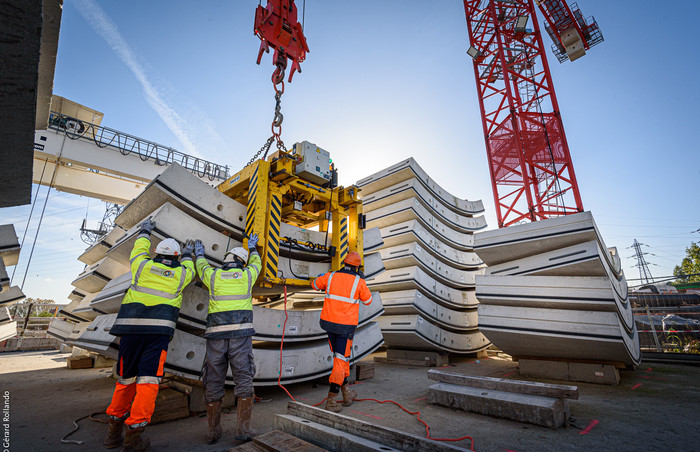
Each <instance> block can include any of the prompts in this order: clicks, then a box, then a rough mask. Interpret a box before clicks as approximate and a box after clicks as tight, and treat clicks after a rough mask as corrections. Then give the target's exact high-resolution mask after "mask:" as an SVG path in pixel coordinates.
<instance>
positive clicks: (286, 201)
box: [217, 151, 364, 287]
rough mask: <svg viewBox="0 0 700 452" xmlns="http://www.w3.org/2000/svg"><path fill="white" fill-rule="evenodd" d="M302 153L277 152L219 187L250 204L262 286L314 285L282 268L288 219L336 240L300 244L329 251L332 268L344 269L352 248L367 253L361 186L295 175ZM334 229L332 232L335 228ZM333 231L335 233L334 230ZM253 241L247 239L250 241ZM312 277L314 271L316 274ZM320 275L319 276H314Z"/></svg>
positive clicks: (250, 227) (248, 225) (248, 230)
mask: <svg viewBox="0 0 700 452" xmlns="http://www.w3.org/2000/svg"><path fill="white" fill-rule="evenodd" d="M298 159H299V157H298V156H295V155H292V154H290V153H286V152H284V151H277V152H275V153H274V154H272V155H271V156H270V157H268V159H267V160H263V159H260V160H256V161H254V162H253V163H251V164H250V165H248V166H246V167H245V168H243V170H241V171H239V172H238V173H236V174H234V175H233V176H232V177H230V178H229V179H227V180H226V181H225V182H222V183H221V184H219V186H218V187H217V189H218V190H219V191H220V192H222V193H224V194H225V195H226V196H228V197H230V198H232V199H235V200H236V201H238V202H240V203H242V204H244V205H246V206H247V209H246V212H247V215H246V223H245V224H246V229H245V233H246V236H250V235H251V234H258V235H259V237H260V242H259V250H260V251H261V253H260V256H261V258H262V266H263V270H262V277H261V278H259V279H258V285H260V286H262V287H271V286H273V285H275V284H285V285H288V286H297V287H309V286H310V285H311V280H312V279H313V277H311V278H309V279H301V278H297V277H295V276H294V275H284V274H283V273H282V272H281V271H279V269H278V263H279V257H280V249H282V250H284V248H285V247H286V246H289V247H290V250H291V245H292V244H291V243H289V239H288V238H285V237H281V234H280V232H281V228H282V223H286V224H288V225H291V226H296V227H300V228H303V229H313V230H317V231H321V232H326V237H327V238H329V239H330V243H328V240H326V243H312V242H307V243H299V244H297V243H295V245H301V246H304V247H307V248H309V249H311V250H316V251H322V252H324V253H327V255H328V258H327V259H328V261H329V262H330V264H331V268H330V269H331V271H335V270H339V269H340V268H341V267H342V266H343V260H344V259H345V257H346V256H347V255H348V253H349V252H351V251H356V252H357V253H359V254H360V256H361V257H364V256H363V253H362V229H361V223H362V222H361V219H362V201H360V200H359V199H358V191H359V189H358V188H357V187H356V186H354V185H352V186H350V187H342V186H341V187H331V186H330V185H331V184H325V185H323V186H321V185H318V184H316V183H314V182H310V181H307V180H305V179H303V178H302V177H299V176H297V175H296V174H295V167H296V165H297V163H298V162H299V160H298ZM329 229H330V230H329ZM329 233H330V234H329ZM244 242H245V243H244V246H245V245H247V239H245V240H244ZM310 276H311V275H310ZM314 276H315V275H314Z"/></svg>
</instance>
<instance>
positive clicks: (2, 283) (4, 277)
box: [0, 258, 10, 292]
mask: <svg viewBox="0 0 700 452" xmlns="http://www.w3.org/2000/svg"><path fill="white" fill-rule="evenodd" d="M9 287H10V276H9V275H8V274H7V269H6V268H5V263H4V262H3V260H2V259H1V258H0V292H1V291H3V290H5V289H7V288H9Z"/></svg>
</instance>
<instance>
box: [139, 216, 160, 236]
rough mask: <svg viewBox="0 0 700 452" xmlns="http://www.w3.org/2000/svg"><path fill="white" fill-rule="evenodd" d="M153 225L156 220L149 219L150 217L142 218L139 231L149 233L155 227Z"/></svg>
mask: <svg viewBox="0 0 700 452" xmlns="http://www.w3.org/2000/svg"><path fill="white" fill-rule="evenodd" d="M155 227H156V222H155V221H153V220H151V217H148V218H147V219H146V220H144V222H143V223H141V226H140V228H141V231H140V232H142V233H146V234H148V235H150V234H151V231H153V229H155Z"/></svg>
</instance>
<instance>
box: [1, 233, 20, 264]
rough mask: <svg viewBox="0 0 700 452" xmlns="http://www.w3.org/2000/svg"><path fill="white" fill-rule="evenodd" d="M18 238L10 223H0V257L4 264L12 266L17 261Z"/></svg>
mask: <svg viewBox="0 0 700 452" xmlns="http://www.w3.org/2000/svg"><path fill="white" fill-rule="evenodd" d="M19 252H20V246H19V239H18V238H17V234H16V233H15V226H14V225H12V224H3V225H0V259H2V260H3V262H4V263H5V265H6V266H8V267H12V266H13V265H17V262H18V261H19Z"/></svg>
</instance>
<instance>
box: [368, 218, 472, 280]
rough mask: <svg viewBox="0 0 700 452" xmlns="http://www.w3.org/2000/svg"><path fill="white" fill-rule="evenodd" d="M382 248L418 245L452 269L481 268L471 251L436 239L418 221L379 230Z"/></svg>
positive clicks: (428, 229) (429, 230) (405, 222)
mask: <svg viewBox="0 0 700 452" xmlns="http://www.w3.org/2000/svg"><path fill="white" fill-rule="evenodd" d="M379 231H380V233H381V234H382V240H383V241H384V247H390V246H397V245H404V244H407V243H413V242H416V243H419V244H421V246H424V247H425V249H427V250H428V251H429V252H430V253H431V254H433V256H435V257H437V258H439V259H442V261H443V262H444V263H446V264H448V265H450V266H452V267H454V268H458V269H461V270H471V269H476V268H481V267H482V266H483V262H481V259H479V256H477V254H476V253H475V252H473V251H462V250H459V249H456V248H453V247H452V246H450V245H448V244H447V243H446V242H444V241H442V240H440V239H439V238H437V236H436V235H435V234H433V233H432V232H431V229H430V228H427V227H424V226H422V225H421V223H420V221H418V220H409V221H404V222H401V223H396V224H393V225H391V226H386V227H383V228H381V229H379Z"/></svg>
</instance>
